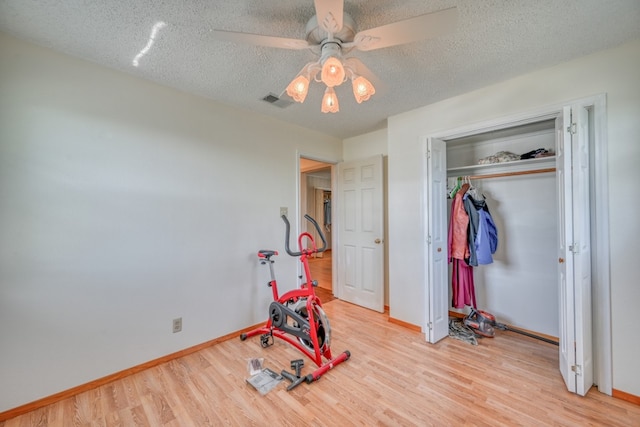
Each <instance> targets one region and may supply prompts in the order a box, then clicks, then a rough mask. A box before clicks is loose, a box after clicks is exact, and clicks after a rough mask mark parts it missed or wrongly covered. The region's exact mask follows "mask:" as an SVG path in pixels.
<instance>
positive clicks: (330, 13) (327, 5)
mask: <svg viewBox="0 0 640 427" xmlns="http://www.w3.org/2000/svg"><path fill="white" fill-rule="evenodd" d="M314 4H315V7H316V17H317V19H318V25H319V26H320V28H322V29H323V30H325V31H326V32H328V33H329V34H336V33H337V32H338V31H340V30H341V29H342V14H343V11H344V2H343V0H314Z"/></svg>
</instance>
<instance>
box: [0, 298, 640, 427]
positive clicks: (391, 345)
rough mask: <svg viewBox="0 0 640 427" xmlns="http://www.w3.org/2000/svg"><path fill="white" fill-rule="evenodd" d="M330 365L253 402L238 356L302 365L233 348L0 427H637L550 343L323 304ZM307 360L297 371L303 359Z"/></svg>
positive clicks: (633, 414) (285, 353)
mask: <svg viewBox="0 0 640 427" xmlns="http://www.w3.org/2000/svg"><path fill="white" fill-rule="evenodd" d="M323 307H324V309H325V312H326V313H327V315H328V317H329V319H330V321H331V327H332V351H333V353H334V356H335V355H337V354H339V353H340V352H342V351H344V350H345V349H348V350H349V351H350V352H351V358H350V359H349V360H348V361H346V362H345V363H343V364H341V365H339V366H337V367H335V368H334V369H332V370H330V371H329V372H328V373H326V374H325V375H324V376H323V377H322V378H321V379H320V380H319V381H317V382H314V383H313V384H310V385H308V384H302V385H300V386H299V387H297V388H296V389H294V390H292V391H289V392H287V391H286V389H285V388H286V385H287V382H283V383H282V384H280V385H279V386H278V387H277V388H276V389H274V390H272V391H270V392H269V393H267V394H266V395H264V396H261V395H260V394H259V393H258V392H257V391H256V390H255V389H253V388H252V387H251V386H250V385H249V384H247V383H246V381H245V380H246V378H247V377H248V375H249V373H248V372H247V359H249V358H253V357H262V358H264V365H265V366H266V367H269V368H271V369H273V370H274V371H277V372H279V371H280V370H282V369H287V370H290V366H289V365H290V361H291V360H292V359H298V358H304V356H302V355H301V354H300V353H299V352H298V351H297V350H295V349H294V348H293V347H292V346H290V345H289V344H287V343H285V342H282V341H276V342H275V343H274V345H273V346H271V347H269V348H266V349H265V348H262V347H261V345H260V339H259V337H253V338H250V339H248V340H246V341H244V342H243V341H240V340H239V339H231V340H228V341H224V342H221V343H219V344H217V345H214V346H211V347H206V348H204V349H202V350H200V351H198V352H196V353H193V354H190V355H187V356H184V357H181V358H179V359H176V360H173V361H171V362H168V363H164V364H161V365H158V366H155V367H153V368H150V369H148V370H146V371H142V372H138V373H136V374H133V375H131V376H129V377H125V378H121V379H119V380H116V381H114V382H113V383H110V384H106V385H103V386H101V387H98V388H96V389H94V390H90V391H87V392H85V393H82V394H79V395H77V396H74V397H71V398H68V399H65V400H63V401H60V402H57V403H54V404H51V405H49V406H47V407H44V408H40V409H37V410H35V411H32V412H30V413H27V414H24V415H21V416H19V417H16V418H13V419H10V420H7V421H5V422H4V423H2V422H0V427H16V426H19V427H22V426H29V427H32V426H65V427H66V426H105V427H107V426H154V427H155V426H163V427H164V426H166V427H177V426H180V427H185V426H187V427H189V426H198V427H200V426H220V425H231V426H265V425H284V426H301V425H305V426H306V425H309V426H336V425H339V426H346V425H362V426H373V425H380V426H412V425H416V426H465V425H469V426H492V427H494V426H514V425H521V426H583V425H584V426H586V425H592V426H613V427H617V426H620V427H621V426H624V427H628V426H640V406H637V405H634V404H632V403H629V402H626V401H623V400H620V399H615V398H612V397H609V396H605V395H603V394H601V393H599V392H598V391H597V390H595V389H593V390H591V391H590V392H589V393H588V394H587V396H585V397H580V396H577V395H575V394H571V393H569V392H567V391H566V389H565V386H564V382H563V381H562V378H561V376H560V374H559V372H558V367H557V366H558V348H557V346H554V345H551V344H548V343H544V342H541V341H537V340H534V339H532V338H529V337H526V336H523V335H519V334H515V333H512V332H508V331H504V332H503V331H500V332H499V333H498V334H497V336H496V337H495V338H493V339H488V338H483V339H480V340H479V344H478V345H477V346H473V345H470V344H468V343H465V342H462V341H458V340H455V339H452V338H446V339H444V340H443V341H441V342H439V343H437V344H433V345H432V344H428V343H426V342H425V340H424V335H423V334H421V333H419V332H416V331H413V330H410V329H407V328H404V327H402V326H401V325H398V324H395V323H391V322H389V321H388V316H387V315H384V314H380V313H376V312H373V311H371V310H367V309H363V308H361V307H357V306H354V305H351V304H348V303H345V302H343V301H340V300H334V301H330V302H328V303H325V304H324V305H323ZM304 359H305V367H304V368H303V374H307V373H309V372H311V371H312V370H313V368H314V365H313V362H311V361H310V360H308V359H306V358H304Z"/></svg>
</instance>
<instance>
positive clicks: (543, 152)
mask: <svg viewBox="0 0 640 427" xmlns="http://www.w3.org/2000/svg"><path fill="white" fill-rule="evenodd" d="M555 155H556V153H554V152H553V151H552V150H547V149H546V148H538V149H536V150H531V151H529V152H527V153H524V154H522V155H521V156H520V159H521V160H526V159H537V158H539V157H549V156H555Z"/></svg>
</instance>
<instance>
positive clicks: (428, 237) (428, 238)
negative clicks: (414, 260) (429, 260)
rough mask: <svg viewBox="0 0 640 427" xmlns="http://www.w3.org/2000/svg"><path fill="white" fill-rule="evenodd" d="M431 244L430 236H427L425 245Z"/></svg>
mask: <svg viewBox="0 0 640 427" xmlns="http://www.w3.org/2000/svg"><path fill="white" fill-rule="evenodd" d="M430 244H431V236H427V245H430Z"/></svg>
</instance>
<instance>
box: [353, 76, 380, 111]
mask: <svg viewBox="0 0 640 427" xmlns="http://www.w3.org/2000/svg"><path fill="white" fill-rule="evenodd" d="M352 83H353V96H355V98H356V101H358V104H360V103H362V102H363V101H368V100H369V98H371V95H373V94H375V93H376V88H374V87H373V85H372V84H371V82H370V81H369V80H367V79H365V78H364V77H362V76H358V77H357V78H355V79H353V82H352Z"/></svg>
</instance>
